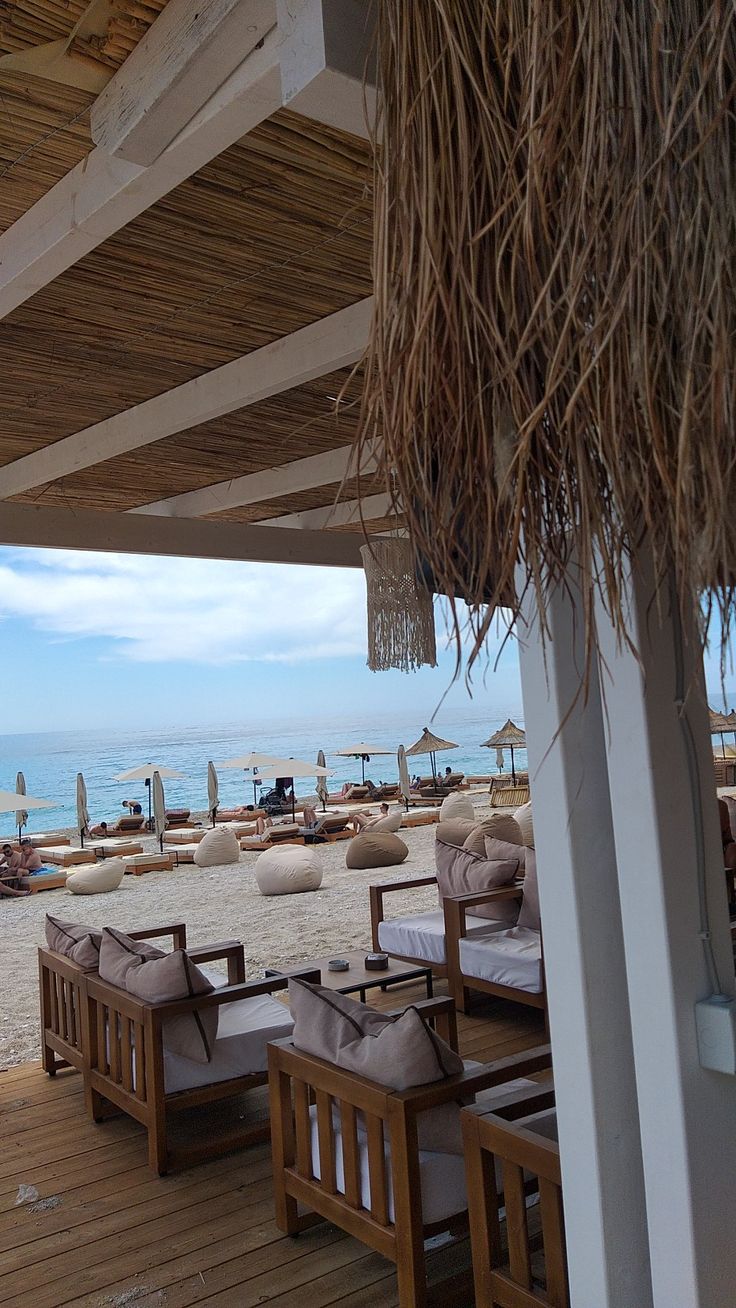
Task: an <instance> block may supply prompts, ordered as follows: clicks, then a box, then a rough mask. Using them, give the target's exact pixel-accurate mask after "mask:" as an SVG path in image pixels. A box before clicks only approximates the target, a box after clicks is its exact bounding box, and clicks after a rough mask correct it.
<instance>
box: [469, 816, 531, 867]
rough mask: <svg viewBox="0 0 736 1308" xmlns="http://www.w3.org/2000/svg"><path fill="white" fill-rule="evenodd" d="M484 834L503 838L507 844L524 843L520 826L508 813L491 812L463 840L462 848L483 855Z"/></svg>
mask: <svg viewBox="0 0 736 1308" xmlns="http://www.w3.org/2000/svg"><path fill="white" fill-rule="evenodd" d="M486 836H495V837H496V838H497V839H498V840H505V841H506V842H507V844H509V845H523V844H524V841H523V840H522V837H521V828H520V826H519V824H518V822H515V821H514V819H513V818H512V817H511V815H510V814H509V813H492V814H491V816H490V817H487V818H484V819H483V821H482V822H479V823H478V825H477V826H475V827H474V828H473V830H472V831H471V832H470V834H469V835H468V837H467V839H466V840H465V841H464V842H463V849H469V850H470V852H471V854H480V855H481V857H484V856H485V852H486V851H485V839H486Z"/></svg>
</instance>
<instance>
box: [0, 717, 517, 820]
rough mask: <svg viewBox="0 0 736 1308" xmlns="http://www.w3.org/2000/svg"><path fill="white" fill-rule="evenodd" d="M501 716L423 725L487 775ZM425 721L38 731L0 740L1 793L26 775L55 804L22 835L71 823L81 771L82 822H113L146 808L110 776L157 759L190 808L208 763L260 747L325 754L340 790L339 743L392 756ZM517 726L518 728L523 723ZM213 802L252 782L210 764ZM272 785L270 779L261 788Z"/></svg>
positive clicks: (347, 775)
mask: <svg viewBox="0 0 736 1308" xmlns="http://www.w3.org/2000/svg"><path fill="white" fill-rule="evenodd" d="M504 721H505V718H490V717H487V716H486V715H485V714H483V713H481V712H480V711H478V710H477V709H473V707H472V706H471V707H470V708H468V709H467V710H459V711H458V710H454V711H453V712H452V713H449V712H448V714H447V715H446V716H440V715H439V714H438V716H437V718H436V719H435V720H434V721H433V722H431V723H429V724H428V725H429V726H430V729H431V730H432V731H434V732H435V734H436V735H438V736H442V737H443V738H444V739H446V740H452V741H455V742H456V743H457V744H458V745H459V748H458V749H456V750H453V751H452V752H448V753H446V754H444V755H440V756H438V760H437V762H438V766H439V764H440V762H442V766H443V767H444V766H445V764H446V763H449V764H451V765H452V767H453V768H456V769H457V770H459V771H463V772H495V771H496V752H495V750H492V749H482V748H481V747H480V742H481V741H482V740H487V739H488V737H489V736H490V735H491V734H492V733H493V732H494V731H497V730H498V728H499V727H500V726H502V725H503V722H504ZM424 725H425V723H424V722H422V721H418V720H417V719H416V718H414V717H413V716H412V717H410V718H407V719H405V720H402V719H400V718H399V717H397V716H396V715H395V714H394V715H391V716H387V717H386V718H385V719H381V718H379V717H377V716H372V717H371V718H370V719H368V720H367V719H366V718H365V717H360V716H358V715H356V716H355V717H354V718H353V719H352V720H350V719H347V718H344V717H343V718H341V719H340V720H339V721H325V720H322V721H320V722H315V721H304V722H296V721H291V722H285V721H278V720H277V719H276V715H274V722H273V723H272V725H271V726H270V727H269V728H268V730H265V729H260V730H259V731H258V733H257V734H255V733H253V732H249V730H248V728H247V726H246V725H244V726H242V727H240V726H237V725H236V726H231V727H222V726H220V727H206V726H195V727H190V728H187V729H184V730H182V729H181V728H179V727H178V728H175V729H171V730H166V729H159V730H156V731H130V732H125V733H123V732H119V731H101V730H93V731H79V732H58V733H54V732H44V733H35V734H33V735H14V736H0V789H3V790H10V791H14V790H15V776H16V773H17V772H18V771H21V772H23V773H24V775H25V779H26V786H27V790H28V794H29V795H35V796H36V798H38V799H50V800H53V801H54V802H55V806H54V808H51V809H43V810H41V811H39V812H38V813H37V814H35V815H34V814H33V813H31V814H30V824H29V825H30V830H36V831H39V830H51V829H52V828H55V827H57V826H58V827H71V826H74V825H75V824H76V807H75V789H76V776H77V772H83V773H84V778H85V781H86V783H87V795H88V801H89V811H90V816H91V817H92V820H93V821H100V820H101V819H103V818H104V819H107V820H110V819H114V818H116V817H117V816H119V815H120V814H121V813H122V812H123V811H124V810H123V809H122V807H121V803H122V800H124V799H136V798H137V799H139V800H140V801H141V803H142V804H143V805H144V808H145V806H146V789H145V786H144V785H143V784H142V783H140V782H135V783H130V782H127V783H125V784H123V783H121V782H118V781H114V780H113V777H114V775H115V773H117V772H124V771H126V770H128V769H130V768H133V767H137V766H138V765H139V764H142V763H158V764H161V765H163V766H166V767H171V768H175V769H177V771H179V772H182V773H183V774H184V778H185V779H184V780H182V781H167V782H166V787H165V789H166V803H167V805H168V806H169V807H170V808H173V807H177V806H179V805H186V806H188V807H190V808H191V809H192V810H194V811H197V810H204V809H206V807H207V762H208V760H209V759H212V760H214V762H215V764H217V763H218V762H220V761H221V760H223V759H226V758H233V757H238V756H241V755H243V754H246V753H248V752H250V751H251V750H258V751H260V752H262V753H265V754H273V755H276V756H278V757H282V756H283V757H293V758H298V759H305V760H311V759H316V757H317V751H318V750H320V749H323V750H324V751H325V757H326V760H327V766H328V767H330V768H334V776H333V777H331V778H330V779H329V785H330V789H331V790H338V789H339V788H340V786H341V785H342V783H343V782H344V781H357V780H360V761H359V760H354V759H343V758H336V757H335V756H334V751H335V750H337V749H340V748H341V747H342V746H344V745H350V744H353V743H354V742H356V741H361V740H366V741H370V742H372V743H375V744H376V745H384V746H385V747H386V748H390V749H392V750H396V749H397V748H398V746H399V745H400V744H403V745H410V744H412V742H413V741H415V740H417V739H418V737H419V736H420V735H421V732H422V728H423V726H424ZM519 725H522V724H521V723H520V724H519ZM514 757H515V762H516V766H517V767H526V753H525V751H524V750H516V751H515V754H514ZM509 759H510V756H509V752H508V750H507V751H506V770H507V771H510V761H509ZM409 763H410V771H411V773H412V775H413V774H414V773H415V772H419V773H421V774H425V773H428V772H429V771H430V765H429V759H428V758H426V757H417V758H413V759H410V760H409ZM218 775H219V780H220V803H221V805H222V806H223V807H226V806H227V805H229V804H242V803H252V800H253V786H252V783H251V782H250V780H249V779H248V778H249V776H250V774H244V773H243V772H240V771H231V770H225V769H221V768H218ZM366 775H367V776H370V777H371V779H372V780H373V781H375V782H376V783H378V782H380V781H382V780H383V781H395V780H396V758H395V755H393V756H388V757H385V758H384V757H376V758H375V759H373V760H371V763H370V764H367V765H366ZM269 784H273V783H269ZM313 791H314V781H313V780H312V779H311V778H309V777H304V778H297V781H296V793H297V794H301V795H306V794H309V793H312V792H313ZM12 822H13V817H12V815H11V814H8V815H0V824H2V827H3V831H5V830H10V829H11V827H12Z"/></svg>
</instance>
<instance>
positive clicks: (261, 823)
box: [256, 817, 273, 837]
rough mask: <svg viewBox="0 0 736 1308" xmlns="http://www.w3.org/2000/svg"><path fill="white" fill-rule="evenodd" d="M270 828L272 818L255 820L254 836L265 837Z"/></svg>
mask: <svg viewBox="0 0 736 1308" xmlns="http://www.w3.org/2000/svg"><path fill="white" fill-rule="evenodd" d="M272 826H273V818H270V817H259V818H256V835H257V836H261V837H263V836H265V834H266V832H267V830H268V828H269V827H272Z"/></svg>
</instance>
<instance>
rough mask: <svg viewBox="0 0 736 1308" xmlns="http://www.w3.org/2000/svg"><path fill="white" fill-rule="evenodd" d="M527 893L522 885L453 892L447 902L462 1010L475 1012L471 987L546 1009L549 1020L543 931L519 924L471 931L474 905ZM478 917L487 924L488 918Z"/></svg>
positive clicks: (450, 966) (452, 983)
mask: <svg viewBox="0 0 736 1308" xmlns="http://www.w3.org/2000/svg"><path fill="white" fill-rule="evenodd" d="M523 894H524V890H523V886H518V885H515V886H501V887H500V888H498V889H495V890H483V891H479V892H477V893H476V894H471V895H453V896H450V897H447V898H445V900H444V901H443V908H444V918H445V940H446V947H447V975H448V981H449V988H450V993H451V995H452V996H453V998H454V1000H455V1003H456V1005H457V1007H458V1009H460V1010H462V1012H464V1013H468V1012H469V1011H470V992H471V990H480V991H482V992H483V993H485V994H488V995H496V996H497V997H498V998H500V999H511V1000H513V1001H514V1002H516V1003H517V1004H529V1005H531V1006H532V1007H533V1008H541V1009H543V1010H544V1012H545V1020H546V1009H547V997H546V993H545V988H544V956H543V951H542V933H541V931H535V930H533V929H532V928H531V927H520V926H518V925H517V926H513V927H509V928H508V929H507V930H502V931H493V932H486V933H484V934H481V933H475V935H472V934H471V932H470V931H469V930H468V918H469V917H472V910H473V907H474V906H476V905H478V904H490V903H493V902H496V903H498V902H501V901H503V900H510V899H519V900H520V899H522V898H523ZM475 920H479V921H485V922H486V925H487V919H483V918H481V919H475Z"/></svg>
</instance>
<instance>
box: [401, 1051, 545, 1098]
mask: <svg viewBox="0 0 736 1308" xmlns="http://www.w3.org/2000/svg"><path fill="white" fill-rule="evenodd" d="M551 1066H552V1047H551V1045H536V1046H535V1047H534V1048H533V1049H527V1050H525V1051H524V1053H521V1054H511V1055H510V1056H509V1057H508V1058H497V1059H494V1061H493V1062H492V1063H486V1064H484V1066H483V1067H476V1068H474V1069H473V1070H471V1071H469V1072H461V1073H460V1074H459V1075H458V1076H450V1077H447V1079H446V1080H444V1081H434V1082H432V1083H431V1084H430V1085H420V1086H412V1087H411V1088H410V1089H409V1090H399V1091H396V1093H395V1095H394V1098H395V1100H396V1101H397V1102H399V1103H401V1104H402V1105H403V1107H404V1108H405V1110H406V1111H407V1112H410V1113H412V1114H416V1113H423V1112H424V1111H425V1109H427V1108H435V1107H436V1106H437V1105H438V1104H446V1103H452V1101H453V1100H456V1099H463V1098H465V1097H466V1096H468V1095H474V1094H478V1093H479V1091H481V1090H489V1089H491V1088H492V1087H493V1086H497V1085H503V1083H504V1082H505V1081H514V1080H516V1078H517V1077H520V1076H533V1075H534V1073H535V1072H546V1071H547V1070H548V1069H549V1068H550V1067H551ZM529 1089H530V1092H531V1086H530V1087H529ZM490 1111H491V1110H490V1109H486V1112H490Z"/></svg>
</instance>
